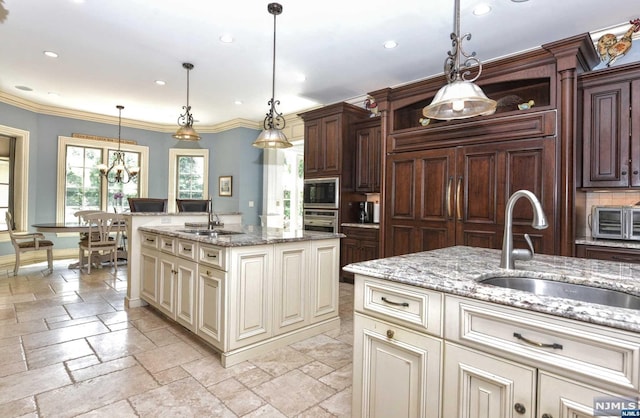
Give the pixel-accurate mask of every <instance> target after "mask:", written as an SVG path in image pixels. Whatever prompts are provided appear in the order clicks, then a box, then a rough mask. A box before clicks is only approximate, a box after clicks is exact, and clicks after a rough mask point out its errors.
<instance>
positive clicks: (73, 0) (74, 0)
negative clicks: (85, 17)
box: [71, 0, 84, 4]
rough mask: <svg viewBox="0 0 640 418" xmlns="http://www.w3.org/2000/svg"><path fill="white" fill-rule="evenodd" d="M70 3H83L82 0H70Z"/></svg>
mask: <svg viewBox="0 0 640 418" xmlns="http://www.w3.org/2000/svg"><path fill="white" fill-rule="evenodd" d="M71 2H72V3H78V4H82V3H84V0H71Z"/></svg>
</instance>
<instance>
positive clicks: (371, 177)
mask: <svg viewBox="0 0 640 418" xmlns="http://www.w3.org/2000/svg"><path fill="white" fill-rule="evenodd" d="M354 131H355V142H356V153H355V158H356V161H355V190H356V191H357V192H371V193H373V192H379V191H380V163H381V159H380V158H381V155H380V150H381V148H382V129H381V126H380V118H372V119H369V120H367V121H364V122H357V123H355V124H354Z"/></svg>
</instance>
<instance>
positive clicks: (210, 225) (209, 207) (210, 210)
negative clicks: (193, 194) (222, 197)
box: [207, 197, 224, 229]
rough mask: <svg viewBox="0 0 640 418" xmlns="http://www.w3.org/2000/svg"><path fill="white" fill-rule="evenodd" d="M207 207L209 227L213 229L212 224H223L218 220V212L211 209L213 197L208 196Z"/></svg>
mask: <svg viewBox="0 0 640 418" xmlns="http://www.w3.org/2000/svg"><path fill="white" fill-rule="evenodd" d="M207 209H209V213H208V215H209V229H213V227H214V226H224V224H223V223H222V222H221V221H220V217H219V216H218V214H217V213H216V212H215V211H214V210H213V197H210V198H209V205H208V208H207ZM214 216H215V218H216V219H215V220H213V217H214Z"/></svg>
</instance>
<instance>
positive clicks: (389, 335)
mask: <svg viewBox="0 0 640 418" xmlns="http://www.w3.org/2000/svg"><path fill="white" fill-rule="evenodd" d="M394 334H395V332H393V330H392V329H388V330H387V338H393V336H394Z"/></svg>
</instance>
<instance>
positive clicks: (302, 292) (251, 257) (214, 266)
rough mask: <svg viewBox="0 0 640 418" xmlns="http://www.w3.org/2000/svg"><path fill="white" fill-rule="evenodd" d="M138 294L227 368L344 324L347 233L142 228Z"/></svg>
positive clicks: (234, 227)
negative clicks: (342, 256) (341, 295)
mask: <svg viewBox="0 0 640 418" xmlns="http://www.w3.org/2000/svg"><path fill="white" fill-rule="evenodd" d="M135 233H137V234H139V242H140V260H139V265H140V271H139V280H138V286H139V289H138V291H139V294H140V298H141V300H143V301H145V302H147V303H149V304H150V305H152V306H153V307H155V308H156V309H158V310H159V311H160V312H162V313H163V314H164V315H166V316H167V317H169V318H170V319H172V320H174V321H176V322H177V323H179V324H181V325H182V326H184V327H185V328H187V329H188V330H189V331H191V332H193V333H194V334H196V335H197V336H198V337H200V338H201V339H203V340H204V341H206V342H207V343H209V344H210V345H212V346H213V347H215V348H216V349H217V350H219V351H220V352H221V361H222V365H223V366H224V367H228V366H231V365H233V364H237V363H239V362H241V361H244V360H247V359H249V358H252V357H254V356H256V355H259V354H262V353H266V352H268V351H270V350H273V349H274V348H278V347H282V346H285V345H288V344H291V343H293V342H296V341H299V340H302V339H305V338H308V337H310V336H313V335H316V334H320V333H323V332H326V331H329V330H332V329H336V328H339V327H340V318H339V316H338V273H339V253H340V237H341V234H329V233H321V232H309V231H302V230H295V231H283V230H282V229H276V228H260V227H257V226H242V225H241V224H230V225H225V226H222V227H216V228H215V229H214V230H208V229H207V228H206V226H205V228H198V227H193V226H189V225H187V226H185V225H184V224H182V225H168V226H163V225H145V226H140V227H138V229H137V231H136V232H135Z"/></svg>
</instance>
